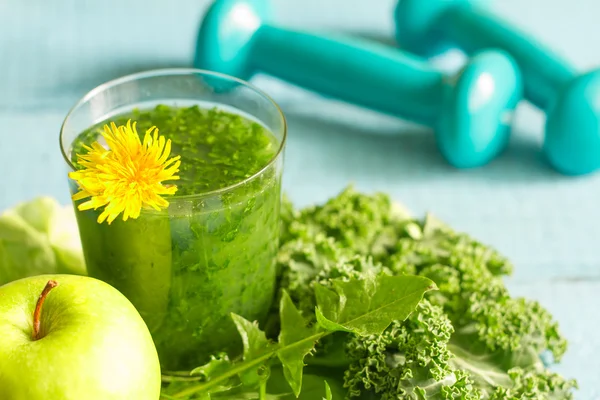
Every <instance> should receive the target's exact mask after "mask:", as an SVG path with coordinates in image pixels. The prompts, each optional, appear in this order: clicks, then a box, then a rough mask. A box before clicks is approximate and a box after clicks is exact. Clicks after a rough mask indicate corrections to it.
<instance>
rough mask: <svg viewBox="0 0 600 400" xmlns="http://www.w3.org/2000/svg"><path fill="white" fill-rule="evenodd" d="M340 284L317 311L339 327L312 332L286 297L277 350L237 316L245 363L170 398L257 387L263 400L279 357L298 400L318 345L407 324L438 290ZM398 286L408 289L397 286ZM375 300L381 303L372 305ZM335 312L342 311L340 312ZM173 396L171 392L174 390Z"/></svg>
mask: <svg viewBox="0 0 600 400" xmlns="http://www.w3.org/2000/svg"><path fill="white" fill-rule="evenodd" d="M365 280H367V277H365ZM335 284H336V285H337V286H336V287H337V288H338V294H337V295H336V294H335V293H334V292H332V293H333V294H334V295H335V296H337V297H338V299H337V301H330V300H327V301H320V298H317V307H318V309H319V310H322V312H323V315H330V316H331V315H337V317H336V318H335V320H336V323H333V324H325V325H321V326H320V327H314V328H312V329H311V328H308V327H306V321H305V320H304V319H303V318H302V315H301V314H300V313H299V311H298V310H297V309H296V307H295V306H294V304H293V303H292V301H291V299H290V298H289V296H287V294H286V293H285V292H284V293H283V296H282V306H281V309H280V320H281V332H280V335H279V339H280V342H279V343H278V344H277V345H274V344H272V343H270V342H269V341H268V340H267V338H266V336H265V334H264V332H262V331H261V330H260V329H259V328H258V326H257V325H256V324H255V323H252V322H249V321H247V320H245V319H244V318H242V317H240V316H238V315H233V318H234V322H235V324H236V326H237V327H238V330H239V332H240V335H241V336H242V341H243V343H244V354H243V360H241V361H240V362H238V363H235V364H232V365H231V367H230V368H229V369H227V370H226V371H223V370H221V369H220V368H219V369H216V368H209V367H205V368H203V369H202V371H204V372H206V371H215V370H216V371H218V373H217V374H215V375H212V374H208V375H207V376H205V377H204V378H205V380H204V381H203V382H201V383H198V384H196V385H193V386H190V387H188V388H186V389H184V390H181V391H179V392H176V393H174V394H169V395H170V396H172V397H173V398H189V397H188V396H192V395H199V394H203V395H211V396H214V395H218V393H222V392H223V391H224V390H226V389H235V388H236V387H237V386H245V387H250V388H253V387H256V386H258V389H259V391H260V397H259V398H261V399H262V398H266V397H265V396H266V391H265V390H266V378H267V377H268V372H266V371H269V370H270V368H269V366H270V363H271V362H272V361H273V360H274V359H275V358H276V357H277V358H279V360H280V361H281V362H282V364H283V368H284V376H285V378H286V380H287V382H288V383H289V385H290V387H291V389H292V391H293V393H294V395H296V396H298V395H299V394H300V392H301V388H302V373H303V366H304V358H305V357H306V355H307V354H309V353H310V352H311V351H312V350H313V349H314V346H315V344H316V343H317V342H318V341H319V340H321V339H322V338H324V337H327V336H329V335H330V334H332V333H334V332H337V331H345V330H347V329H348V328H346V326H350V327H352V329H353V330H355V331H356V332H359V333H361V332H364V333H365V334H374V333H377V332H379V331H381V330H384V329H385V328H386V327H387V326H388V325H389V324H391V323H392V322H393V321H397V320H403V319H405V318H406V317H407V316H408V315H409V314H410V313H411V312H412V311H413V310H414V309H415V307H416V305H417V304H418V302H419V301H420V299H421V298H422V297H423V295H424V293H425V292H427V291H428V290H431V289H432V288H433V283H432V282H431V281H430V280H429V279H427V278H423V277H417V276H413V277H409V276H406V277H392V276H388V275H383V276H381V277H378V278H377V279H376V280H374V279H373V278H370V277H369V278H368V283H360V282H357V281H356V280H349V281H347V282H341V281H335ZM398 284H399V285H404V286H406V287H405V288H401V287H396V285H398ZM347 288H352V289H351V290H350V291H349V292H350V293H352V294H354V295H356V298H353V299H346V298H344V293H347V292H344V290H348V289H347ZM361 288H368V290H369V292H368V293H362V290H363V289H361ZM325 290H327V289H325ZM371 296H372V297H373V298H375V299H382V300H377V302H373V300H372V298H371ZM383 299H385V300H383ZM342 304H344V306H343V307H341V305H342ZM390 305H393V307H391V306H390ZM336 310H339V311H340V312H339V313H337V311H336ZM213 361H214V360H213ZM213 361H211V362H213ZM235 377H238V378H239V384H238V383H232V380H234V378H235ZM169 393H171V390H170V389H169ZM229 396H231V394H229ZM192 398H194V397H192Z"/></svg>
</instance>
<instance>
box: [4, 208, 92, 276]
mask: <svg viewBox="0 0 600 400" xmlns="http://www.w3.org/2000/svg"><path fill="white" fill-rule="evenodd" d="M55 273H67V274H77V275H85V274H86V269H85V262H84V260H83V252H82V250H81V243H80V240H79V233H78V230H77V221H76V220H75V213H74V211H73V206H72V205H70V204H69V205H67V206H64V207H63V206H61V205H60V204H58V202H57V201H56V200H54V199H52V198H50V197H39V198H36V199H34V200H31V201H29V202H25V203H21V204H18V205H17V206H15V207H14V208H12V209H9V210H6V211H5V212H3V213H2V214H0V285H3V284H5V283H8V282H10V281H13V280H16V279H20V278H25V277H28V276H34V275H42V274H55Z"/></svg>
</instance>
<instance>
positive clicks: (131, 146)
mask: <svg viewBox="0 0 600 400" xmlns="http://www.w3.org/2000/svg"><path fill="white" fill-rule="evenodd" d="M102 136H103V137H104V140H106V143H107V145H108V148H105V147H104V146H102V145H101V144H100V143H98V142H95V143H93V144H92V145H91V146H84V148H85V149H86V150H87V153H86V154H78V155H77V161H78V163H79V165H81V166H82V167H83V168H82V169H80V170H78V171H74V172H71V173H69V177H70V178H71V179H73V180H74V181H76V182H77V184H78V185H79V189H80V191H79V192H77V193H76V194H74V195H73V200H82V199H87V198H90V200H88V201H86V202H84V203H81V204H80V205H79V207H78V208H79V209H80V210H90V209H94V210H96V209H98V208H101V207H104V210H103V212H102V213H101V214H100V216H99V217H98V223H102V222H104V221H105V220H107V221H108V223H109V224H110V223H111V222H113V221H114V220H115V219H116V218H117V217H118V216H119V214H121V213H123V221H127V219H129V218H133V219H135V218H137V217H139V215H140V212H141V209H142V208H154V209H155V210H160V209H162V208H165V207H167V206H168V205H169V202H168V201H167V200H165V199H164V198H163V197H161V196H162V195H172V194H175V192H176V191H177V186H175V185H163V182H164V181H172V180H177V179H179V176H177V175H175V174H176V173H177V172H179V165H180V164H181V161H179V159H180V157H179V156H176V157H172V158H169V155H170V154H171V141H170V140H165V138H164V136H159V134H158V128H156V127H152V128H150V129H148V130H147V131H146V134H145V135H144V140H143V142H142V141H140V137H139V135H138V133H137V130H136V123H135V122H134V123H133V125H132V124H131V121H128V122H127V125H121V126H117V125H116V124H115V123H114V122H113V123H111V124H110V126H108V125H105V126H104V132H103V133H102Z"/></svg>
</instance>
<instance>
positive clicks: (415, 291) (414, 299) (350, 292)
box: [316, 275, 435, 336]
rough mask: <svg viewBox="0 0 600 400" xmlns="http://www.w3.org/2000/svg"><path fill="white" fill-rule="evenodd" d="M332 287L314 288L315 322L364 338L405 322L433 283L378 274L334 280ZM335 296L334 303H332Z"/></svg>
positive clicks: (410, 277) (419, 278)
mask: <svg viewBox="0 0 600 400" xmlns="http://www.w3.org/2000/svg"><path fill="white" fill-rule="evenodd" d="M333 287H334V290H335V291H332V290H330V289H325V288H318V289H316V293H317V309H316V316H317V322H318V323H319V325H320V326H321V327H322V328H323V329H326V330H328V331H339V330H344V331H347V332H353V333H356V334H358V335H361V336H365V335H379V334H381V333H382V332H383V331H384V330H385V328H387V327H388V326H389V325H390V324H391V323H392V321H395V320H400V321H402V320H404V319H406V318H407V317H408V316H409V315H410V314H411V313H412V312H413V311H414V310H415V308H416V307H417V305H418V304H419V302H420V301H421V299H422V298H423V295H424V294H425V293H426V292H427V291H429V290H432V289H434V288H435V284H434V283H433V281H431V280H429V279H427V278H424V277H420V276H409V275H403V276H388V275H380V276H377V277H374V276H367V277H366V278H365V279H360V280H358V279H355V280H350V281H343V280H334V281H333ZM325 291H328V292H330V293H326V292H325ZM332 293H333V294H332ZM334 295H336V296H337V301H334V300H333V299H334Z"/></svg>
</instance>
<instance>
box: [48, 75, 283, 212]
mask: <svg viewBox="0 0 600 400" xmlns="http://www.w3.org/2000/svg"><path fill="white" fill-rule="evenodd" d="M169 75H170V76H177V75H204V76H213V77H216V78H221V79H225V80H229V81H233V82H237V83H238V84H240V85H242V86H244V87H246V88H248V89H250V90H252V91H253V92H255V93H257V94H258V95H260V96H262V97H263V98H265V99H266V100H267V101H268V102H269V103H270V104H271V105H273V107H274V109H275V111H276V112H277V114H278V116H279V120H280V122H281V126H282V131H283V132H282V138H281V142H280V143H279V148H278V149H277V152H276V153H275V154H274V155H273V157H271V159H270V160H269V161H268V162H267V163H266V164H265V165H264V166H263V167H262V168H261V169H260V170H258V171H256V172H255V173H253V174H252V175H250V176H249V177H247V178H244V179H242V180H240V181H238V182H235V183H233V184H230V185H228V186H225V187H222V188H219V189H213V190H207V191H205V192H199V193H193V194H186V195H181V196H178V195H177V194H175V195H172V196H168V197H167V198H166V199H167V200H168V201H169V203H171V202H173V201H175V202H176V201H179V200H191V199H197V198H203V197H209V196H215V195H219V194H223V193H226V192H230V191H232V190H234V189H236V188H238V187H240V186H243V185H245V184H247V183H249V182H251V181H253V180H254V179H256V178H258V177H259V176H260V175H262V174H263V173H264V172H265V171H266V170H268V169H269V168H270V167H271V166H272V165H273V164H275V162H276V161H277V160H278V159H279V157H280V156H281V155H282V153H283V150H284V148H285V144H286V142H287V120H286V118H285V115H284V114H283V111H282V110H281V107H279V105H278V104H277V103H276V102H275V100H273V98H272V97H271V96H269V95H268V94H267V93H266V92H264V91H263V90H261V89H259V88H258V87H256V86H254V85H253V84H251V83H249V82H247V81H245V80H243V79H239V78H236V77H234V76H231V75H227V74H222V73H220V72H214V71H209V70H204V69H198V68H160V69H151V70H147V71H142V72H136V73H133V74H129V75H124V76H122V77H119V78H116V79H112V80H110V81H107V82H104V83H102V84H100V85H98V86H96V87H95V88H93V89H92V90H90V91H89V92H87V93H86V94H85V95H84V96H83V97H81V98H80V99H79V100H78V101H77V102H76V103H75V105H73V106H72V107H71V108H70V109H69V111H68V112H67V115H66V116H65V118H64V120H63V122H62V124H61V126H60V134H59V135H58V141H59V145H60V152H61V154H62V156H63V159H64V161H65V162H66V163H67V165H68V167H69V169H70V170H71V171H75V167H74V165H73V163H72V162H71V160H70V159H69V157H68V155H67V151H66V150H65V148H64V146H63V136H64V134H65V125H66V123H67V121H68V120H69V118H70V117H71V115H72V114H73V113H74V112H75V111H76V110H77V109H79V107H81V106H82V105H83V104H84V103H86V102H87V101H89V100H90V99H91V98H93V97H94V96H96V95H97V94H99V93H101V92H103V91H105V90H107V89H110V88H112V87H115V86H118V85H121V84H123V83H126V82H131V81H135V80H139V79H144V78H152V77H157V76H169Z"/></svg>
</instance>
